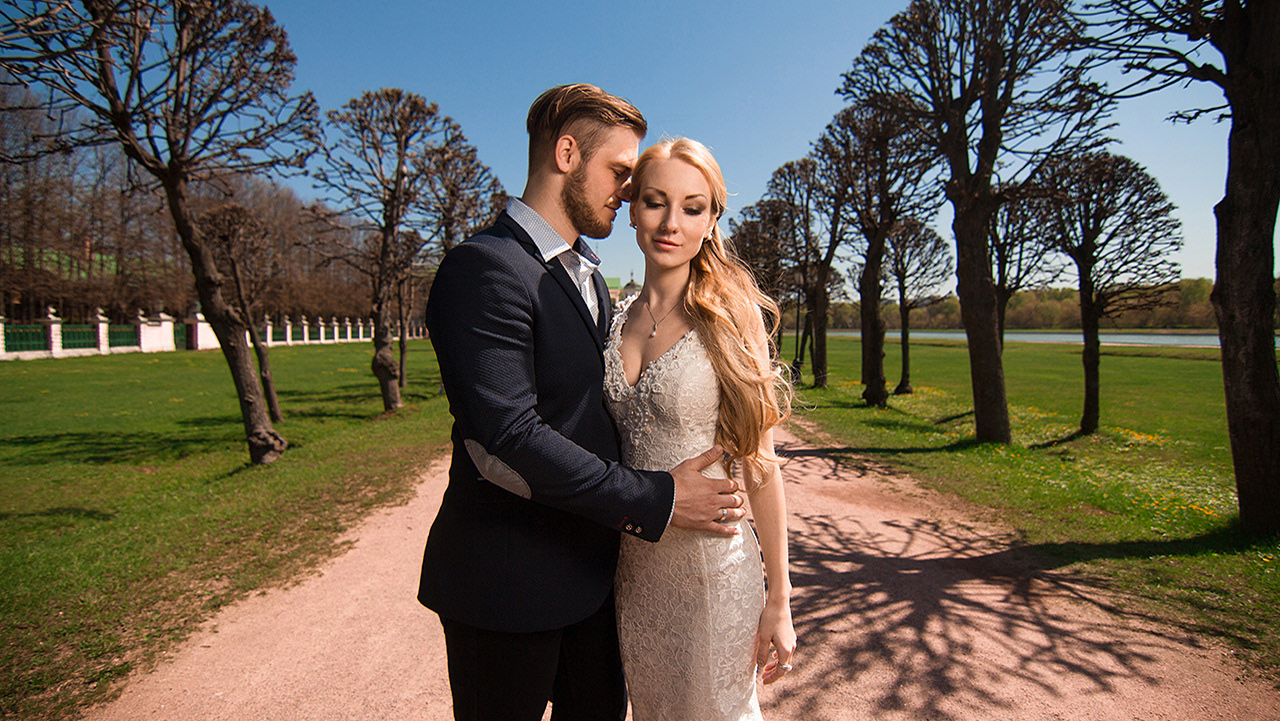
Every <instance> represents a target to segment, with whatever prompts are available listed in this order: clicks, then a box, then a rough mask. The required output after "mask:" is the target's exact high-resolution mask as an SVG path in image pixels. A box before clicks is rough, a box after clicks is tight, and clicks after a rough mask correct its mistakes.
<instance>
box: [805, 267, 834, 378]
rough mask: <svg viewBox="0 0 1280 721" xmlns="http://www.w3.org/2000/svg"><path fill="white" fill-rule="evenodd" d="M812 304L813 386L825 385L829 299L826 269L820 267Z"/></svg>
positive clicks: (810, 310)
mask: <svg viewBox="0 0 1280 721" xmlns="http://www.w3.org/2000/svg"><path fill="white" fill-rule="evenodd" d="M811 297H812V298H813V306H812V307H811V308H810V309H809V323H810V324H811V325H812V327H813V333H812V335H811V336H810V342H811V343H813V345H812V347H811V350H810V353H809V360H810V361H812V363H813V387H814V388H826V387H827V308H828V306H829V305H830V301H829V299H828V298H827V272H826V269H825V268H823V269H820V270H819V272H818V284H817V287H815V288H814V292H813V295H812V296H811Z"/></svg>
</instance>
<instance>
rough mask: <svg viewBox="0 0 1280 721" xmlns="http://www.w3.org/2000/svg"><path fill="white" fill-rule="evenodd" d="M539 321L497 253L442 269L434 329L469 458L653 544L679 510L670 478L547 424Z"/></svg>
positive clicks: (517, 485) (430, 319)
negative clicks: (537, 361)
mask: <svg viewBox="0 0 1280 721" xmlns="http://www.w3.org/2000/svg"><path fill="white" fill-rule="evenodd" d="M535 321H536V313H535V306H534V299H533V298H532V297H531V295H530V290H529V288H528V287H527V286H526V285H525V284H524V283H522V282H520V279H519V277H518V276H517V274H516V272H515V271H514V269H513V267H512V264H511V262H510V260H509V259H507V258H505V257H504V256H503V255H502V254H501V253H499V252H497V251H496V250H494V249H493V248H492V247H490V246H487V245H485V244H482V243H473V242H467V243H463V244H461V245H459V246H457V247H456V248H454V249H453V250H452V251H451V252H450V253H449V254H448V256H446V258H445V260H444V261H443V262H442V263H441V265H440V269H439V271H438V272H437V274H436V278H435V280H434V282H433V284H432V288H431V295H430V299H429V301H428V303H427V327H428V329H429V331H430V336H431V342H432V345H433V347H434V348H435V352H436V357H437V359H438V361H439V364H440V377H441V381H442V382H443V384H444V388H445V393H446V394H447V395H448V398H449V407H450V411H451V412H452V413H453V415H454V418H455V422H456V423H457V424H458V428H459V429H461V431H462V434H463V436H464V443H465V445H466V447H467V451H468V453H469V454H470V456H471V458H472V460H473V461H475V463H476V466H477V469H478V470H480V472H481V473H482V475H483V476H484V477H485V478H486V479H488V480H490V481H491V482H494V483H496V484H498V485H500V486H502V487H504V488H506V489H507V490H509V491H512V492H514V493H518V494H519V495H522V496H525V497H526V498H529V499H531V500H532V501H534V502H537V503H541V504H545V505H548V506H552V507H554V508H558V509H561V510H564V511H567V512H569V513H573V514H576V515H579V516H583V517H585V518H588V519H590V520H592V521H594V522H596V523H599V524H602V525H605V526H608V527H610V528H615V529H617V530H619V531H623V532H625V533H631V534H632V535H636V536H639V537H640V538H644V539H645V540H649V541H656V540H657V539H658V538H659V537H660V536H661V535H662V532H663V531H664V530H665V528H666V525H667V523H668V521H669V520H670V518H671V511H672V508H673V506H674V486H673V483H672V480H671V475H670V474H669V473H665V472H660V471H637V470H633V469H630V468H627V467H625V466H622V465H621V464H619V463H616V462H613V461H606V460H604V459H601V458H600V457H599V456H597V455H595V454H594V453H591V452H589V451H587V450H585V449H583V448H581V447H580V446H578V445H577V444H576V443H573V442H572V441H570V440H569V439H568V438H566V437H565V436H564V435H562V434H561V433H559V432H558V431H556V430H555V429H553V428H552V427H551V426H549V425H547V423H546V422H544V421H543V419H542V418H541V417H540V416H539V415H538V412H537V409H536V404H537V391H536V386H535V372H534V359H533V348H534V337H533V327H534V323H535ZM457 440H458V439H457V436H456V435H455V442H456V441H457Z"/></svg>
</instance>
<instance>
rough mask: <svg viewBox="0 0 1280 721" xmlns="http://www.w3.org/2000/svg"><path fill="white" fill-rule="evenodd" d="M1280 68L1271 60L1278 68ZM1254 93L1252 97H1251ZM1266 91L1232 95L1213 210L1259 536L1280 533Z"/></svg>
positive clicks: (1274, 143)
mask: <svg viewBox="0 0 1280 721" xmlns="http://www.w3.org/2000/svg"><path fill="white" fill-rule="evenodd" d="M1262 19H1263V18H1255V21H1256V22H1261V20H1262ZM1274 19H1275V18H1272V20H1273V21H1274ZM1271 34H1272V35H1274V34H1275V32H1274V28H1273V29H1272V30H1271ZM1255 39H1260V38H1255ZM1271 45H1272V47H1271V49H1270V50H1269V51H1268V52H1271V53H1272V55H1273V56H1274V54H1275V52H1276V51H1275V45H1276V43H1275V41H1274V40H1272V41H1271ZM1259 50H1261V49H1260V48H1259ZM1278 70H1280V67H1277V63H1275V62H1274V61H1273V62H1272V73H1275V72H1277V71H1278ZM1272 82H1273V83H1274V76H1273V79H1272ZM1246 85H1252V87H1246ZM1249 91H1252V93H1253V96H1252V97H1244V96H1245V94H1246V93H1248V92H1249ZM1266 92H1267V91H1265V90H1264V89H1262V88H1261V87H1259V84H1254V83H1249V84H1246V83H1244V82H1242V83H1241V85H1240V86H1239V87H1238V88H1237V91H1236V96H1235V97H1232V98H1231V101H1232V102H1231V115H1232V120H1231V133H1230V135H1229V138H1228V145H1227V147H1228V151H1227V184H1226V185H1227V187H1226V195H1225V196H1224V197H1223V198H1222V200H1221V202H1219V203H1218V204H1217V205H1216V206H1215V207H1214V214H1215V215H1216V217H1217V232H1218V250H1217V273H1218V275H1217V281H1216V283H1215V284H1214V288H1213V293H1212V294H1211V295H1210V299H1211V301H1212V302H1213V309H1214V312H1215V314H1216V315H1217V319H1218V337H1219V339H1220V341H1221V345H1222V380H1223V387H1224V389H1225V392H1226V409H1227V431H1228V434H1229V436H1230V438H1231V458H1232V463H1233V464H1234V466H1235V477H1236V494H1237V497H1238V503H1239V508H1240V521H1241V524H1242V526H1243V527H1244V530H1245V531H1246V532H1247V533H1250V534H1258V535H1269V534H1274V533H1278V532H1280V376H1278V375H1277V370H1276V350H1275V330H1274V325H1273V323H1274V319H1275V311H1276V296H1275V288H1274V285H1273V283H1274V278H1273V277H1272V274H1273V273H1274V267H1275V250H1274V246H1273V244H1274V242H1275V224H1276V211H1277V207H1278V204H1280V102H1278V101H1277V100H1276V99H1275V98H1273V97H1272V98H1268V97H1265V93H1266ZM1270 92H1272V93H1274V91H1270ZM1260 111H1261V112H1260Z"/></svg>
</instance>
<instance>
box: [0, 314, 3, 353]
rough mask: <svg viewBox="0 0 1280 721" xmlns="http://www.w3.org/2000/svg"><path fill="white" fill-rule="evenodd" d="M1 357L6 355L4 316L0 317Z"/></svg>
mask: <svg viewBox="0 0 1280 721" xmlns="http://www.w3.org/2000/svg"><path fill="white" fill-rule="evenodd" d="M0 355H4V316H2V315H0Z"/></svg>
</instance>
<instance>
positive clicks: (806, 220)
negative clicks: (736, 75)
mask: <svg viewBox="0 0 1280 721" xmlns="http://www.w3.org/2000/svg"><path fill="white" fill-rule="evenodd" d="M817 171H818V168H817V163H815V162H814V160H813V159H812V158H801V159H800V160H793V161H791V162H788V163H785V164H783V165H782V166H781V167H780V168H778V169H777V170H775V171H773V175H772V176H770V178H769V184H768V186H767V187H766V190H765V197H766V198H767V199H768V200H771V201H776V205H774V206H773V207H774V209H775V210H776V211H778V212H779V213H780V214H781V215H780V217H779V219H778V220H779V222H778V224H777V227H778V229H779V230H780V231H782V232H783V235H782V236H781V240H782V244H781V245H782V250H783V258H784V259H785V262H786V265H787V267H788V269H789V271H790V272H789V273H788V275H790V276H791V284H792V285H793V287H795V288H796V289H797V296H798V297H799V298H802V299H803V305H804V309H805V313H804V320H803V321H802V322H801V323H798V324H797V327H796V336H797V338H796V350H795V358H794V359H793V360H792V362H791V375H792V378H794V379H795V380H796V381H797V382H799V379H800V377H801V373H802V371H803V369H804V350H805V347H806V346H807V345H808V344H809V343H810V342H812V340H811V339H812V338H814V337H815V336H816V333H815V331H814V329H815V327H816V324H817V319H816V317H815V312H816V310H815V309H816V306H817V305H818V303H819V300H818V294H819V291H818V275H819V272H818V266H819V264H820V258H821V250H820V248H819V230H818V223H819V222H820V221H819V218H818V214H819V212H820V207H819V198H818V193H819V192H820V187H819V186H820V183H821V181H820V179H819V178H818V172H817ZM827 275H828V281H829V276H830V269H829V268H828V271H827ZM824 291H825V287H824ZM798 312H799V307H797V313H798ZM824 321H825V319H824ZM824 325H825V323H824ZM814 350H815V352H816V347H815V349H814ZM811 357H813V361H814V366H815V375H814V386H815V387H818V383H819V379H818V376H817V373H816V365H817V358H816V355H813V356H811ZM821 382H822V383H825V382H826V378H825V369H824V377H823V378H822V379H821Z"/></svg>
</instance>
